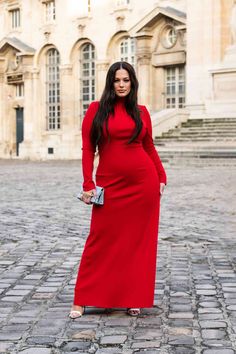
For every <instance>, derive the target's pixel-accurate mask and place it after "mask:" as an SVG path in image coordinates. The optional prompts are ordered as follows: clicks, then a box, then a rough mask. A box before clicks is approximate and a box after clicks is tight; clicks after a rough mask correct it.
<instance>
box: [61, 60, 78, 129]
mask: <svg viewBox="0 0 236 354" xmlns="http://www.w3.org/2000/svg"><path fill="white" fill-rule="evenodd" d="M60 80H61V85H60V87H61V91H60V96H61V129H62V130H63V133H66V134H68V133H70V132H71V131H74V129H75V119H74V116H75V115H74V112H73V106H74V104H73V101H74V95H73V92H74V90H73V84H74V80H73V77H72V65H67V64H66V65H61V66H60Z"/></svg>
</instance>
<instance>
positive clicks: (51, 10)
mask: <svg viewBox="0 0 236 354" xmlns="http://www.w3.org/2000/svg"><path fill="white" fill-rule="evenodd" d="M45 18H46V22H53V21H54V20H55V19H56V4H55V0H52V1H47V2H46V3H45Z"/></svg>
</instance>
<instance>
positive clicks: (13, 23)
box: [9, 9, 21, 28]
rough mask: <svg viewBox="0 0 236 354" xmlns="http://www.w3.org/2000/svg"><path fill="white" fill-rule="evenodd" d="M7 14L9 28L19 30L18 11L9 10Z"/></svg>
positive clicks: (19, 18) (19, 15) (19, 16)
mask: <svg viewBox="0 0 236 354" xmlns="http://www.w3.org/2000/svg"><path fill="white" fill-rule="evenodd" d="M9 13H10V16H11V28H19V27H20V25H21V21H20V20H21V13H20V9H14V10H10V11H9Z"/></svg>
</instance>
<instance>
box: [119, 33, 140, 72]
mask: <svg viewBox="0 0 236 354" xmlns="http://www.w3.org/2000/svg"><path fill="white" fill-rule="evenodd" d="M135 51H136V42H135V38H125V39H124V40H123V41H122V42H121V43H120V60H121V61H127V62H128V63H130V64H131V65H133V66H134V67H135V64H136V58H135Z"/></svg>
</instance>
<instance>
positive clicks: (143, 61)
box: [137, 53, 151, 65]
mask: <svg viewBox="0 0 236 354" xmlns="http://www.w3.org/2000/svg"><path fill="white" fill-rule="evenodd" d="M150 61H151V53H142V54H137V62H138V63H139V64H140V65H150Z"/></svg>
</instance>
